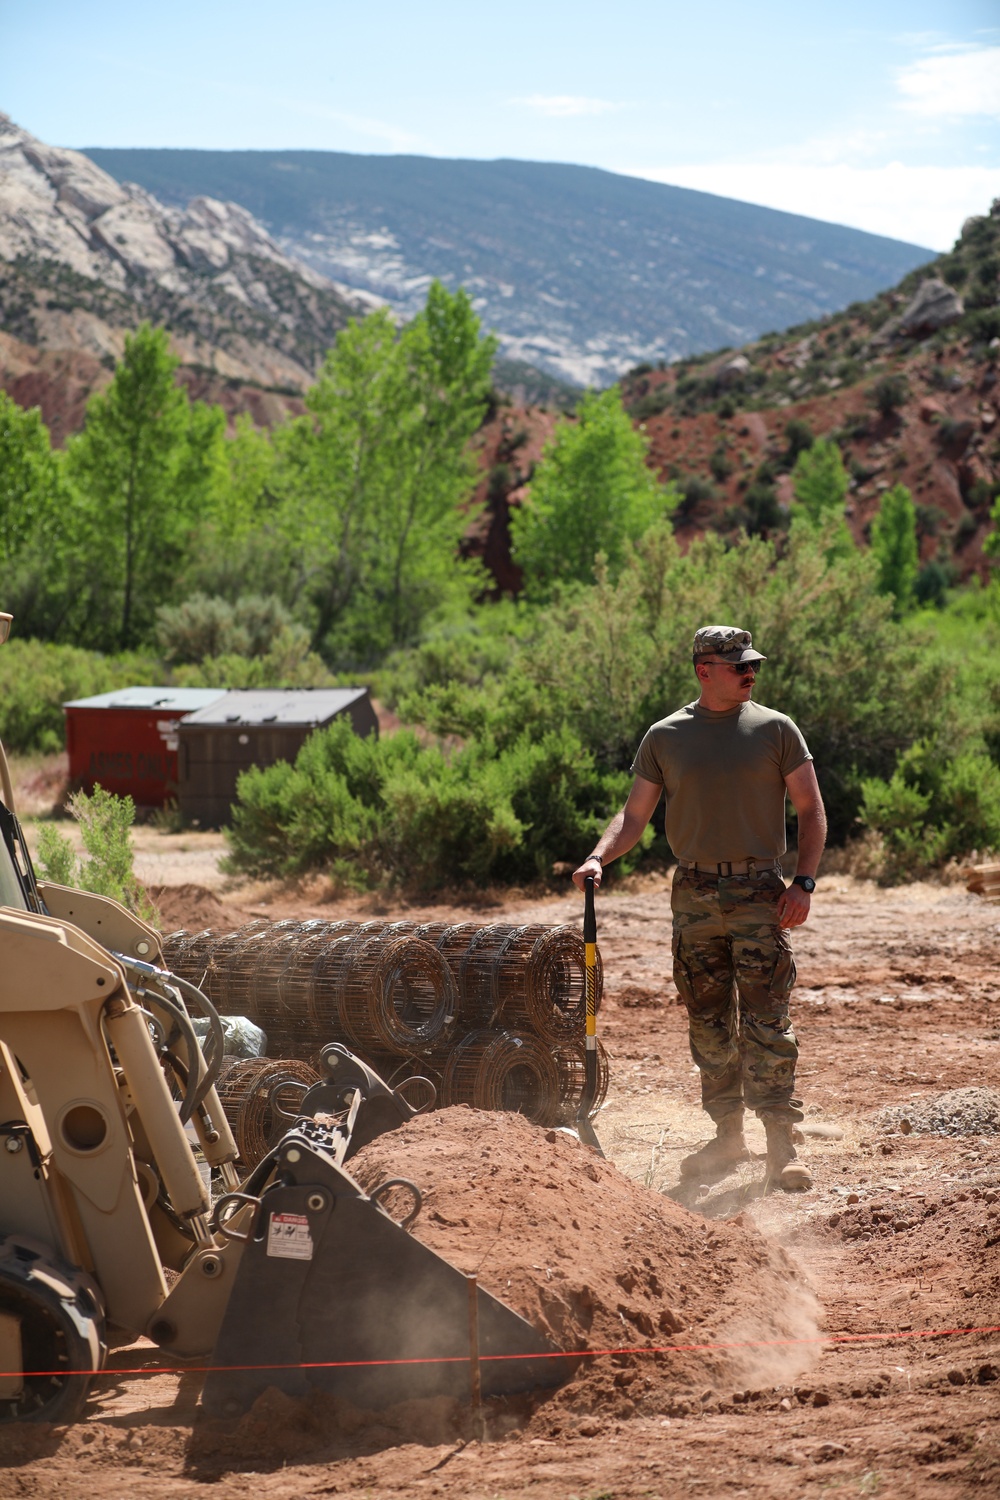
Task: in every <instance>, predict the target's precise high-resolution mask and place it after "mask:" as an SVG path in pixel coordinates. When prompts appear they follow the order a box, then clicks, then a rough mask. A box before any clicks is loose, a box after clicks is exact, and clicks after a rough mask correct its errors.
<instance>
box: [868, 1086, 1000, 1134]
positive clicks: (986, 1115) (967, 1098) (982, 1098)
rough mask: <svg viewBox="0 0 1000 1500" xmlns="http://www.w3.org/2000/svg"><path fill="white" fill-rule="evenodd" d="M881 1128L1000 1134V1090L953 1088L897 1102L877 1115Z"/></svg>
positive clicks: (904, 1132)
mask: <svg viewBox="0 0 1000 1500" xmlns="http://www.w3.org/2000/svg"><path fill="white" fill-rule="evenodd" d="M877 1124H878V1127H879V1129H881V1130H890V1131H891V1130H899V1131H902V1133H903V1134H904V1135H909V1134H910V1132H911V1131H913V1132H915V1133H916V1134H917V1135H1000V1093H998V1092H997V1090H996V1089H987V1088H965V1089H949V1090H948V1092H947V1093H946V1094H938V1095H936V1097H934V1098H933V1099H921V1100H919V1101H917V1102H915V1103H913V1104H896V1105H893V1106H892V1107H891V1108H890V1109H883V1110H882V1111H881V1113H880V1114H879V1115H878V1116H877Z"/></svg>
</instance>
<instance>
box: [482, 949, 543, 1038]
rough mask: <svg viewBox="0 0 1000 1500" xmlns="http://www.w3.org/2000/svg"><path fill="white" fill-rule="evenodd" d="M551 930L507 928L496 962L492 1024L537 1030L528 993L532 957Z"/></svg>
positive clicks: (493, 977)
mask: <svg viewBox="0 0 1000 1500" xmlns="http://www.w3.org/2000/svg"><path fill="white" fill-rule="evenodd" d="M551 930H552V929H551V928H550V927H546V926H545V925H544V924H543V923H541V922H532V923H529V924H528V925H526V926H524V927H508V928H506V929H505V931H506V936H505V937H504V939H503V941H502V942H501V943H500V944H499V946H498V948H497V952H496V956H495V958H494V960H493V973H492V992H491V993H492V1007H493V1008H492V1014H491V1025H496V1024H498V1023H499V1024H500V1025H501V1026H506V1027H511V1028H513V1029H514V1030H515V1031H516V1030H523V1029H525V1028H526V1029H527V1030H529V1031H531V1030H533V1029H534V1018H533V1013H532V1007H531V1004H530V1000H529V993H528V992H529V983H528V976H529V972H530V963H531V955H532V953H533V952H534V951H535V947H536V945H537V944H538V942H539V941H540V939H541V938H543V937H544V936H545V935H546V933H548V932H551Z"/></svg>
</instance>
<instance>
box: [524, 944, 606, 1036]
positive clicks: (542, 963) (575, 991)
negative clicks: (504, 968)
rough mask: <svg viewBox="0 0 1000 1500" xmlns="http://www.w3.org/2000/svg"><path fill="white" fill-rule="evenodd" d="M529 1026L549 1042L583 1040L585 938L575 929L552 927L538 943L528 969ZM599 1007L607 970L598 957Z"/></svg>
mask: <svg viewBox="0 0 1000 1500" xmlns="http://www.w3.org/2000/svg"><path fill="white" fill-rule="evenodd" d="M526 983H527V995H526V999H527V1006H526V1017H525V1019H526V1022H527V1024H528V1025H529V1026H530V1028H531V1030H532V1031H535V1032H537V1033H538V1035H539V1036H540V1037H543V1038H545V1040H547V1041H550V1042H559V1041H569V1040H572V1039H573V1038H574V1037H582V1036H583V1034H584V1031H585V1028H586V1019H587V989H586V957H585V952H584V946H583V938H582V937H581V936H580V934H579V933H578V932H577V931H576V930H575V928H572V927H550V928H549V929H548V931H547V932H546V933H545V934H544V935H543V936H542V937H539V938H538V939H537V941H536V942H535V945H534V947H533V948H532V950H531V955H530V957H529V959H528V965H527V975H526ZM596 986H597V997H596V1003H597V1007H598V1008H600V1004H601V996H602V994H603V992H604V966H603V964H602V963H601V955H600V953H598V954H597V973H596Z"/></svg>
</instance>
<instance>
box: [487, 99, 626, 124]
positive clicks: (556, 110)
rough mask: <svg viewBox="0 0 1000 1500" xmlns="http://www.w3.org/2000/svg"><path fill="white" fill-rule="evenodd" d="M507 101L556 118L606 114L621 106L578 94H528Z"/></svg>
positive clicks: (608, 100) (606, 100) (563, 118)
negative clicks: (524, 97)
mask: <svg viewBox="0 0 1000 1500" xmlns="http://www.w3.org/2000/svg"><path fill="white" fill-rule="evenodd" d="M508 102H509V103H510V104H520V105H521V106H522V107H523V108H524V109H532V110H534V111H535V113H536V114H539V115H547V116H548V117H549V118H550V119H556V120H565V119H569V118H570V116H572V115H606V114H607V113H608V112H609V111H610V110H613V109H621V107H622V106H621V105H620V104H613V103H612V102H611V100H610V99H585V98H583V97H581V96H580V95H578V94H529V95H528V97H527V98H526V99H511V100H509V101H508Z"/></svg>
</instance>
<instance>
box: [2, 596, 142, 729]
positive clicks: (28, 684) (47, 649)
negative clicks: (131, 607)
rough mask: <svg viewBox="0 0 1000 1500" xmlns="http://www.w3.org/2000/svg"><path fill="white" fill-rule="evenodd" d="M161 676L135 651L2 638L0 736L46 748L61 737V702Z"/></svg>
mask: <svg viewBox="0 0 1000 1500" xmlns="http://www.w3.org/2000/svg"><path fill="white" fill-rule="evenodd" d="M15 625H16V621H15ZM162 677H163V668H162V666H161V665H160V663H158V662H157V661H156V660H155V658H154V657H152V656H147V655H143V654H141V653H139V652H125V653H123V654H121V655H119V656H102V655H101V654H100V652H98V651H82V650H80V649H79V648H78V647H76V646H55V645H50V644H48V643H43V642H42V641H24V640H11V641H8V642H7V644H6V645H5V646H4V647H3V648H2V650H0V739H2V740H3V743H4V745H5V746H6V747H7V749H8V750H13V751H18V752H20V753H22V754H27V753H29V752H31V751H41V752H42V753H44V754H52V753H53V752H54V751H57V750H61V749H62V748H63V746H64V745H65V743H66V730H65V724H64V716H63V711H62V705H63V704H64V703H66V702H68V701H69V700H71V699H73V698H90V697H93V696H94V695H95V694H97V693H109V692H112V691H113V690H114V689H116V688H121V687H130V686H138V685H141V684H149V683H157V682H159V681H162Z"/></svg>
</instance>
